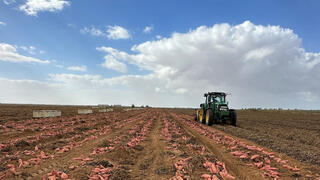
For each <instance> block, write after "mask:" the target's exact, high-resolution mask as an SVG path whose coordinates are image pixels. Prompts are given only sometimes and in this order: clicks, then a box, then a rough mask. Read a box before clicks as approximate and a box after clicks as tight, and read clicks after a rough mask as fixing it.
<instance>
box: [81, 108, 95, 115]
mask: <svg viewBox="0 0 320 180" xmlns="http://www.w3.org/2000/svg"><path fill="white" fill-rule="evenodd" d="M92 112H93V111H92V109H78V114H92Z"/></svg>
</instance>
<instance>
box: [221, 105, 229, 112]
mask: <svg viewBox="0 0 320 180" xmlns="http://www.w3.org/2000/svg"><path fill="white" fill-rule="evenodd" d="M219 110H220V111H228V106H220V108H219Z"/></svg>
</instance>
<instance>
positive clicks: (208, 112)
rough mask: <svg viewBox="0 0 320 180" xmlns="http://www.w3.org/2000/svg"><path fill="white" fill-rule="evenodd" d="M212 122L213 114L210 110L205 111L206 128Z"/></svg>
mask: <svg viewBox="0 0 320 180" xmlns="http://www.w3.org/2000/svg"><path fill="white" fill-rule="evenodd" d="M213 122H214V114H213V111H212V109H207V111H206V119H205V123H206V125H208V126H211V125H212V124H213Z"/></svg>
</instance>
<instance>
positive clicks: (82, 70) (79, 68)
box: [67, 65, 87, 72]
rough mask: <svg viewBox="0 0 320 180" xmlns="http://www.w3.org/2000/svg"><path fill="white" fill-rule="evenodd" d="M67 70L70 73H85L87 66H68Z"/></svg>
mask: <svg viewBox="0 0 320 180" xmlns="http://www.w3.org/2000/svg"><path fill="white" fill-rule="evenodd" d="M67 69H68V70H71V71H80V72H86V71H87V66H84V65H83V66H70V67H68V68H67Z"/></svg>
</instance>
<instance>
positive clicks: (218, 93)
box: [204, 92, 226, 96]
mask: <svg viewBox="0 0 320 180" xmlns="http://www.w3.org/2000/svg"><path fill="white" fill-rule="evenodd" d="M206 95H224V96H225V95H226V93H224V92H208V93H205V94H204V96H206Z"/></svg>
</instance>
